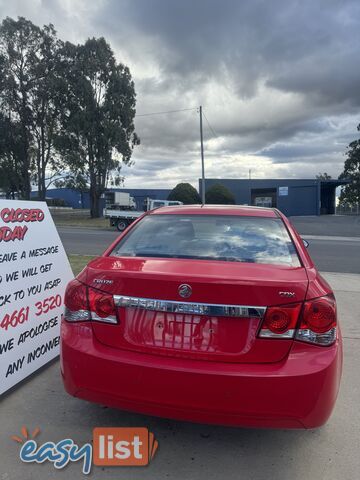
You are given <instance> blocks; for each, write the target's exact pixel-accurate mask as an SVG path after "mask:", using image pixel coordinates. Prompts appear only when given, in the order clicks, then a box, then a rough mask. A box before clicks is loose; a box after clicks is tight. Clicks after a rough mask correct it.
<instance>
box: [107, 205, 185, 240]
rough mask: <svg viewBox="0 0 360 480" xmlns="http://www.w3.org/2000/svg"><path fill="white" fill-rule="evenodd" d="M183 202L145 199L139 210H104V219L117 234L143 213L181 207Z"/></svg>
mask: <svg viewBox="0 0 360 480" xmlns="http://www.w3.org/2000/svg"><path fill="white" fill-rule="evenodd" d="M182 204H183V202H178V201H176V200H154V199H151V198H146V199H145V200H144V209H143V211H141V210H137V211H136V210H135V211H134V210H128V211H126V210H120V209H118V208H111V207H110V208H108V207H106V208H104V217H105V218H108V219H109V220H110V225H111V226H112V227H116V228H117V229H118V230H119V232H123V231H124V230H125V228H126V227H127V226H128V225H130V223H132V222H133V221H134V220H136V219H137V218H139V217H141V215H143V213H144V212H147V211H149V210H154V209H155V208H159V207H168V206H174V205H182Z"/></svg>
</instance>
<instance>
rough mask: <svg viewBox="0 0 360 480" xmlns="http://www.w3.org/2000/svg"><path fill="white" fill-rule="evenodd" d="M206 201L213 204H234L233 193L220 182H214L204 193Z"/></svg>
mask: <svg viewBox="0 0 360 480" xmlns="http://www.w3.org/2000/svg"><path fill="white" fill-rule="evenodd" d="M205 201H206V203H210V204H213V205H234V204H235V197H234V195H233V193H232V192H231V191H230V190H229V189H228V188H226V187H225V186H224V185H221V183H215V184H214V185H213V186H212V187H210V188H209V190H207V191H206V193H205Z"/></svg>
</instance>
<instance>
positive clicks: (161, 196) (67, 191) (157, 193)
mask: <svg viewBox="0 0 360 480" xmlns="http://www.w3.org/2000/svg"><path fill="white" fill-rule="evenodd" d="M109 191H111V192H126V193H129V194H130V195H131V196H132V197H134V199H135V201H136V205H137V208H138V209H139V210H142V208H143V201H144V200H145V198H147V197H149V198H152V199H154V200H167V197H168V196H169V193H170V192H171V188H160V189H159V188H110V189H109ZM31 196H32V197H36V196H37V192H32V193H31ZM46 197H47V198H61V199H63V200H64V201H65V203H66V206H67V207H72V208H90V196H89V193H88V192H85V193H83V194H81V192H79V191H78V190H73V189H71V188H52V189H49V190H48V191H47V192H46ZM104 207H105V200H104V199H101V210H102V209H103V208H104Z"/></svg>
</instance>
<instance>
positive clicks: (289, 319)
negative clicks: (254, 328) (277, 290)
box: [259, 295, 337, 345]
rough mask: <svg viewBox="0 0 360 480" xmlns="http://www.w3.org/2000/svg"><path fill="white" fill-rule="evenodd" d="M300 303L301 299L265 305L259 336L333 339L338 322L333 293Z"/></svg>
mask: <svg viewBox="0 0 360 480" xmlns="http://www.w3.org/2000/svg"><path fill="white" fill-rule="evenodd" d="M301 307H302V304H301V303H296V304H290V305H281V306H276V307H268V308H267V310H266V314H265V317H264V320H263V323H262V326H261V329H260V332H259V337H261V338H295V339H296V340H301V341H303V342H309V343H314V344H317V345H331V344H332V343H334V342H335V340H336V325H337V319H336V317H337V316H336V302H335V298H334V296H333V295H327V296H325V297H319V298H315V299H313V300H309V301H307V302H305V303H304V305H303V308H301ZM299 317H300V319H299Z"/></svg>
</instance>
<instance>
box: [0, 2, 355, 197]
mask: <svg viewBox="0 0 360 480" xmlns="http://www.w3.org/2000/svg"><path fill="white" fill-rule="evenodd" d="M18 15H22V16H25V17H27V18H29V19H30V20H32V21H33V22H34V23H36V24H38V25H42V24H44V23H49V22H51V23H53V24H54V25H55V27H56V29H57V31H58V33H59V36H60V37H61V38H62V39H63V40H69V41H72V42H75V43H78V42H83V41H84V40H86V38H88V37H92V36H95V37H99V36H104V37H105V38H106V39H107V40H108V42H109V43H110V44H111V46H112V48H113V50H114V52H115V54H116V57H117V59H118V61H121V62H123V63H126V64H127V65H128V66H129V67H130V70H131V72H132V75H133V77H134V80H135V86H136V91H137V113H138V114H139V115H142V114H146V113H152V112H159V111H168V110H179V109H192V110H186V111H183V112H178V113H171V114H167V115H154V116H139V117H137V119H136V130H137V133H138V134H139V135H140V137H141V142H142V145H141V146H140V147H138V148H137V149H136V150H135V151H134V155H133V159H134V161H135V164H134V165H133V166H132V167H131V168H124V169H123V173H124V174H125V175H126V181H125V186H127V187H138V188H141V187H143V186H154V187H171V186H173V185H174V184H176V183H178V182H180V181H190V182H191V183H193V184H194V185H195V186H196V185H197V179H198V178H199V176H200V173H201V165H200V144H199V115H198V113H197V109H196V107H197V106H198V105H203V108H204V112H205V115H206V118H207V120H208V122H209V123H210V126H209V124H208V122H207V121H206V120H205V119H204V137H205V161H206V176H207V177H218V178H221V177H222V178H246V177H247V176H248V172H249V169H251V171H252V177H253V178H301V177H302V178H305V177H307V178H312V177H314V176H315V175H316V174H317V173H319V172H324V171H326V172H328V173H329V174H331V175H332V176H333V177H337V176H338V175H339V173H340V172H341V170H342V166H343V162H344V151H345V148H346V146H347V144H348V143H349V142H350V141H351V140H353V139H354V138H356V136H357V131H356V126H357V124H358V123H359V122H360V61H359V58H360V56H359V54H360V1H359V0H354V1H351V0H349V1H347V0H297V1H296V0H91V1H90V0H43V1H41V0H12V1H11V2H10V1H9V0H0V17H1V18H3V17H5V16H11V17H16V16H18Z"/></svg>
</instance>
